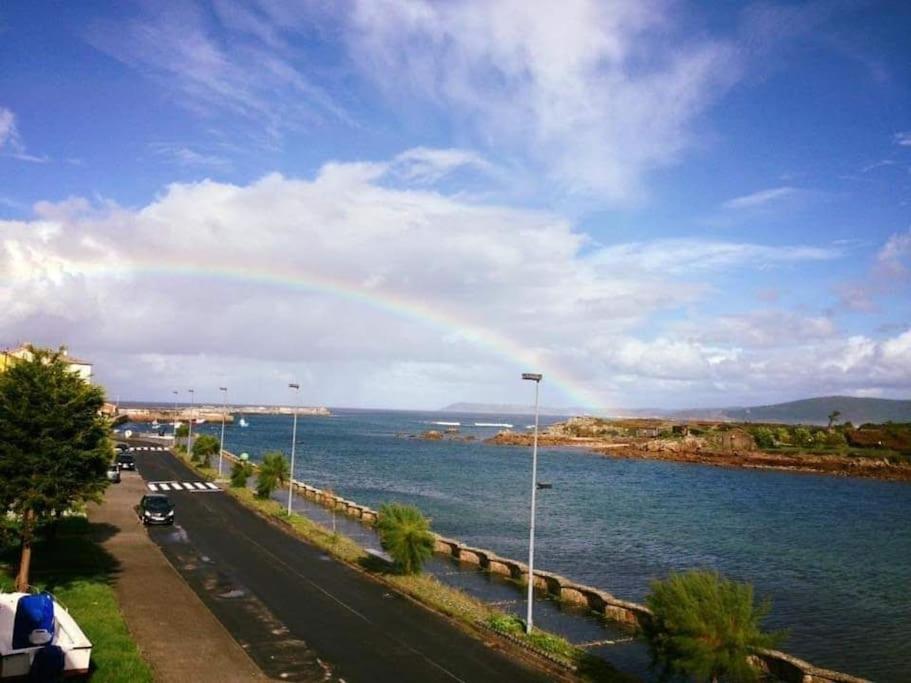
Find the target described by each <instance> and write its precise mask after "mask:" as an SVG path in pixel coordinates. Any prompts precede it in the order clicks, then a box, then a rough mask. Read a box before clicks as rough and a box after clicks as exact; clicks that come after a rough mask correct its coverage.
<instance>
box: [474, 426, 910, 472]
mask: <svg viewBox="0 0 911 683" xmlns="http://www.w3.org/2000/svg"><path fill="white" fill-rule="evenodd" d="M570 422H572V421H570ZM567 424H569V423H558V424H556V425H553V426H552V427H551V428H550V430H548V431H545V432H544V433H542V434H540V435H539V437H538V445H539V446H545V447H570V448H583V449H586V450H589V451H592V452H594V453H597V454H598V455H601V456H603V457H611V458H629V459H633V458H635V459H642V460H665V461H670V462H683V463H693V464H699V465H711V466H714V467H737V468H741V469H765V470H781V471H787V472H807V473H812V474H825V475H830V476H842V477H864V478H869V479H882V480H887V481H911V465H909V464H902V463H894V462H890V461H889V460H887V459H886V458H876V457H856V456H851V455H826V454H814V453H799V454H798V453H775V452H770V451H767V450H759V449H755V448H749V445H750V443H749V442H747V441H746V440H745V439H743V440H742V443H743V444H744V445H746V446H747V447H746V448H743V447H741V448H737V447H732V448H728V449H724V450H722V449H718V448H712V447H711V445H710V443H708V442H707V440H705V439H699V438H694V437H690V436H684V437H682V438H678V439H668V438H665V439H662V438H638V439H637V438H633V439H614V438H610V437H599V436H571V435H568V434H566V433H561V432H562V431H563V430H564V429H565V427H566V425H567ZM576 424H578V422H577V423H576ZM551 430H553V431H551ZM555 432H556V433H555ZM532 440H533V435H531V434H525V433H519V432H513V431H503V432H500V433H499V434H497V435H496V436H493V437H491V438H490V439H487V440H486V443H490V444H495V445H505V446H531V445H532ZM733 441H734V442H735V443H736V440H733ZM727 442H728V443H731V442H732V440H731V439H728V441H727Z"/></svg>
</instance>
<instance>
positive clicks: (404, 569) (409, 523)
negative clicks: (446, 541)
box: [376, 503, 434, 574]
mask: <svg viewBox="0 0 911 683" xmlns="http://www.w3.org/2000/svg"><path fill="white" fill-rule="evenodd" d="M376 529H377V531H378V532H379V535H380V544H381V545H382V546H383V550H385V551H386V552H387V553H389V555H390V556H391V557H392V559H393V562H394V563H395V568H396V570H397V571H399V572H400V573H402V574H420V573H421V569H422V568H423V567H424V563H425V562H427V560H429V559H430V556H431V555H433V546H434V538H433V534H432V533H431V532H430V521H429V520H428V519H427V518H426V517H425V516H424V515H423V514H422V513H421V511H420V510H418V509H417V508H416V507H414V506H413V505H402V504H401V503H387V504H385V505H383V506H381V507H380V510H379V517H378V518H377V522H376Z"/></svg>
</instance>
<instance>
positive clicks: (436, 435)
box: [421, 429, 443, 441]
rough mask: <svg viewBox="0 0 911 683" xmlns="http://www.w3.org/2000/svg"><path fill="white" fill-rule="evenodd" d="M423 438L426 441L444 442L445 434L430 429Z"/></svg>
mask: <svg viewBox="0 0 911 683" xmlns="http://www.w3.org/2000/svg"><path fill="white" fill-rule="evenodd" d="M421 438H422V439H424V441H442V440H443V433H442V432H438V431H436V430H435V429H428V430H427V431H426V432H424V433H423V434H421Z"/></svg>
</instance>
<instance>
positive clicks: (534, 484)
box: [522, 372, 543, 633]
mask: <svg viewBox="0 0 911 683" xmlns="http://www.w3.org/2000/svg"><path fill="white" fill-rule="evenodd" d="M542 377H543V375H541V374H540V373H536V372H523V373H522V379H524V380H528V381H530V382H534V383H535V437H534V442H533V446H532V449H531V526H530V529H529V534H528V612H527V616H526V618H525V632H526V633H531V626H532V600H534V591H535V495H536V493H537V491H538V393H539V389H540V388H541V379H542Z"/></svg>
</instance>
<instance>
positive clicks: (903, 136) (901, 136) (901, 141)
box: [893, 130, 911, 147]
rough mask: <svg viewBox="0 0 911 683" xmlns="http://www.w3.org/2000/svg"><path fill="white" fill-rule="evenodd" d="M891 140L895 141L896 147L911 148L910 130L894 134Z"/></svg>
mask: <svg viewBox="0 0 911 683" xmlns="http://www.w3.org/2000/svg"><path fill="white" fill-rule="evenodd" d="M893 140H895V144H896V145H900V146H901V147H911V130H904V131H901V132H899V133H896V134H895V136H894V138H893Z"/></svg>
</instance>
